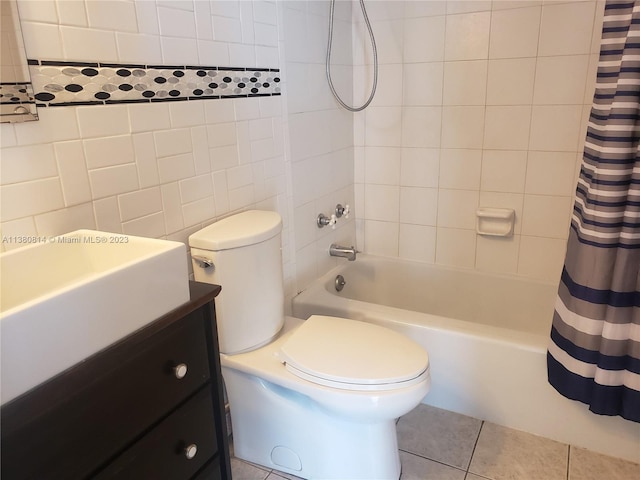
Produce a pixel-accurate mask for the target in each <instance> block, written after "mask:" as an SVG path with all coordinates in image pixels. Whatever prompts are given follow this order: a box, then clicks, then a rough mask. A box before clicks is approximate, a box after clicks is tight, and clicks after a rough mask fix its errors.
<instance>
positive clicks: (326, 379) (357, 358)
mask: <svg viewBox="0 0 640 480" xmlns="http://www.w3.org/2000/svg"><path fill="white" fill-rule="evenodd" d="M278 356H279V357H280V360H281V361H282V362H283V363H284V364H285V366H286V368H287V370H288V371H289V372H290V373H292V374H294V375H296V376H298V377H300V378H303V379H305V380H308V381H310V382H313V383H316V384H320V385H325V386H329V387H334V388H341V389H346V390H366V391H371V390H393V389H396V388H403V387H407V386H410V385H414V384H416V383H419V382H421V381H423V380H424V377H425V375H428V369H429V357H428V355H427V353H426V352H425V351H424V350H423V349H422V348H421V347H420V346H419V345H418V344H417V343H415V342H414V341H412V340H411V339H409V338H407V337H405V336H403V335H400V334H399V333H396V332H394V331H393V330H390V329H387V328H383V327H380V326H377V325H373V324H370V323H365V322H359V321H355V320H346V319H343V318H338V317H329V316H324V315H313V316H311V317H309V319H308V320H306V321H305V322H303V324H302V325H301V326H300V327H298V328H297V329H296V331H295V332H293V334H292V335H291V336H290V337H289V338H288V339H287V340H286V341H285V342H284V343H283V344H282V346H281V347H280V349H279V351H278Z"/></svg>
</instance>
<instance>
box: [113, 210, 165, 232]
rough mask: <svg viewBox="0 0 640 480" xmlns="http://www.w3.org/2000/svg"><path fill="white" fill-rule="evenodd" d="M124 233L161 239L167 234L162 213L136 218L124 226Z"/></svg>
mask: <svg viewBox="0 0 640 480" xmlns="http://www.w3.org/2000/svg"><path fill="white" fill-rule="evenodd" d="M122 233H124V234H126V235H135V236H138V237H149V238H160V237H163V236H165V235H166V234H167V231H166V228H165V225H164V215H163V214H162V212H159V213H154V214H152V215H149V216H147V217H142V218H136V219H135V220H131V221H130V222H124V223H123V224H122Z"/></svg>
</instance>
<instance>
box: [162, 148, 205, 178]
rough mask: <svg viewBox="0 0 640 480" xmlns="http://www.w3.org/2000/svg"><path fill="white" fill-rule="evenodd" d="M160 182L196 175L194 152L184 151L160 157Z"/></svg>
mask: <svg viewBox="0 0 640 480" xmlns="http://www.w3.org/2000/svg"><path fill="white" fill-rule="evenodd" d="M158 173H159V175H160V183H168V182H174V181H176V180H182V179H184V178H189V177H193V176H194V175H195V173H196V172H195V166H194V162H193V154H192V153H183V154H181V155H174V156H171V157H162V158H159V159H158Z"/></svg>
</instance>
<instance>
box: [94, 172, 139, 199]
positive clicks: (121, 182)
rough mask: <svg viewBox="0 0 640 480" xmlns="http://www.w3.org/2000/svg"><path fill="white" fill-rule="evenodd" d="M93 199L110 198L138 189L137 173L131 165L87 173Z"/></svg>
mask: <svg viewBox="0 0 640 480" xmlns="http://www.w3.org/2000/svg"><path fill="white" fill-rule="evenodd" d="M89 183H90V184H91V193H92V196H93V198H94V199H99V198H103V197H110V196H112V195H118V194H120V193H127V192H132V191H134V190H137V189H138V172H137V170H136V166H135V164H133V163H129V164H125V165H116V166H113V167H106V168H98V169H96V170H90V171H89Z"/></svg>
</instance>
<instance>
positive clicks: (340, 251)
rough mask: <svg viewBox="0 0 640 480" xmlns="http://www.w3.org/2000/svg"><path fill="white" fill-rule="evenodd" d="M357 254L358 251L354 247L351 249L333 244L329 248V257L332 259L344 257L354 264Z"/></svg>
mask: <svg viewBox="0 0 640 480" xmlns="http://www.w3.org/2000/svg"><path fill="white" fill-rule="evenodd" d="M357 253H358V251H357V250H356V247H354V246H353V245H352V246H351V247H342V246H340V245H338V244H337V243H332V244H331V246H330V247H329V255H331V256H332V257H344V258H346V259H347V260H349V261H350V262H353V261H354V260H355V259H356V254H357Z"/></svg>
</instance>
